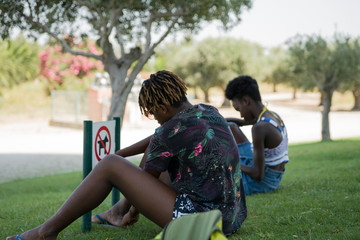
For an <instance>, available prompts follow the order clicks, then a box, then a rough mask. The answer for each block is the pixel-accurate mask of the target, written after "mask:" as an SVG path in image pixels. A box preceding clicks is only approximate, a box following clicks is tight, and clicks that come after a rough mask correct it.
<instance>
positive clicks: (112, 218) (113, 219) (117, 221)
mask: <svg viewBox="0 0 360 240" xmlns="http://www.w3.org/2000/svg"><path fill="white" fill-rule="evenodd" d="M98 215H99V216H100V217H101V218H102V219H103V220H105V221H106V222H103V221H102V219H100V218H98V217H97V216H96V215H95V216H92V217H91V222H93V223H98V224H110V225H113V226H117V227H121V222H122V218H123V216H122V215H120V214H116V213H115V214H114V213H113V211H111V209H109V210H108V211H106V212H103V213H100V214H98Z"/></svg>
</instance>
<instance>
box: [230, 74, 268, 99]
mask: <svg viewBox="0 0 360 240" xmlns="http://www.w3.org/2000/svg"><path fill="white" fill-rule="evenodd" d="M245 95H247V96H249V97H251V98H252V99H254V100H255V101H260V102H261V96H260V91H259V86H258V84H257V82H256V80H255V79H253V78H252V77H250V76H246V75H245V76H239V77H237V78H234V79H233V80H231V81H230V82H229V83H228V85H227V86H226V89H225V96H226V98H227V99H229V100H232V99H234V98H236V99H239V100H240V99H241V98H242V97H243V96H245Z"/></svg>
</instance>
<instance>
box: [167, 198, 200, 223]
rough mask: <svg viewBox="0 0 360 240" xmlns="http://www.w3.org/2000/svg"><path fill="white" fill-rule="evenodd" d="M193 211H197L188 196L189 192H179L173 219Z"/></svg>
mask: <svg viewBox="0 0 360 240" xmlns="http://www.w3.org/2000/svg"><path fill="white" fill-rule="evenodd" d="M191 213H197V211H196V209H195V208H194V205H193V203H192V201H191V199H190V198H189V197H188V196H187V194H184V193H180V194H178V195H177V196H176V200H175V204H174V210H173V217H172V219H173V220H174V219H175V218H179V217H181V216H184V215H188V214H191Z"/></svg>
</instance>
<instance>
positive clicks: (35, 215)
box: [0, 138, 360, 240]
mask: <svg viewBox="0 0 360 240" xmlns="http://www.w3.org/2000/svg"><path fill="white" fill-rule="evenodd" d="M289 151H290V159H291V160H290V163H289V164H288V165H287V167H286V173H285V175H284V179H283V182H282V184H281V187H280V189H279V190H277V191H275V192H274V193H269V194H258V195H254V196H248V197H247V206H248V218H247V219H246V220H245V222H244V224H243V226H242V227H241V229H240V230H239V231H238V232H237V233H236V234H234V235H232V236H231V237H230V238H229V239H360V138H355V139H344V140H337V141H332V142H325V143H307V144H297V145H291V146H290V149H289ZM80 181H81V173H80V172H75V173H68V174H60V175H55V176H46V177H41V178H33V179H26V180H18V181H13V182H9V183H4V184H0V239H4V237H6V236H8V235H12V234H16V233H20V232H22V231H24V230H27V229H29V228H33V227H35V226H37V225H39V224H41V223H42V222H43V221H44V220H46V219H47V218H48V217H50V216H51V215H52V214H53V213H54V212H55V211H56V210H57V209H58V207H59V206H60V205H61V204H62V203H63V201H64V200H65V199H66V198H67V197H68V196H69V194H70V193H71V192H72V191H73V190H74V189H75V187H76V186H77V185H78V184H79V182H80ZM110 204H111V199H110V198H108V199H106V201H105V202H104V203H103V204H101V205H100V206H99V207H98V208H97V209H95V210H94V211H93V213H99V212H101V211H104V210H106V209H108V208H109V207H110ZM160 231H161V229H160V228H159V227H158V226H156V225H155V224H154V223H152V222H150V221H149V220H147V219H145V217H141V219H140V222H139V223H137V224H136V225H135V226H133V227H131V228H128V229H112V228H104V227H101V226H96V225H93V229H92V231H91V232H88V233H82V232H81V219H78V220H77V221H76V222H74V223H73V224H72V225H70V226H69V227H68V228H66V229H65V230H64V231H63V232H62V233H61V235H60V239H113V240H115V239H134V240H135V239H136V240H139V239H151V238H152V237H154V236H155V235H156V234H157V233H158V232H160Z"/></svg>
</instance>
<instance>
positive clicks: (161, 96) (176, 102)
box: [139, 70, 187, 116]
mask: <svg viewBox="0 0 360 240" xmlns="http://www.w3.org/2000/svg"><path fill="white" fill-rule="evenodd" d="M186 90H187V87H186V85H185V82H184V81H183V80H182V79H181V78H180V77H179V76H177V75H176V74H175V73H172V72H169V71H166V70H162V71H158V72H157V73H155V74H151V75H150V78H149V79H147V80H145V81H144V82H143V83H142V85H141V89H140V94H139V106H140V110H141V113H142V114H144V115H145V116H149V115H151V114H153V113H154V112H155V111H156V110H157V109H158V108H159V105H160V104H169V105H171V106H173V107H179V106H180V105H181V103H183V102H185V101H187V98H186Z"/></svg>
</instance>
